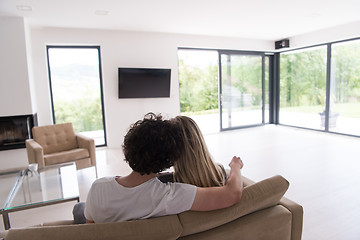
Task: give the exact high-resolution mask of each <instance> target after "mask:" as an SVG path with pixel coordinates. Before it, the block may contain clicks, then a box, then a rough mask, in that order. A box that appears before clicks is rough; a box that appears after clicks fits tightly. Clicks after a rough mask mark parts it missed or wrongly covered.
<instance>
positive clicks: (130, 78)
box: [119, 68, 171, 98]
mask: <svg viewBox="0 0 360 240" xmlns="http://www.w3.org/2000/svg"><path fill="white" fill-rule="evenodd" d="M170 75H171V69H159V68H119V98H162V97H170Z"/></svg>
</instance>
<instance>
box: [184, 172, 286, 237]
mask: <svg viewBox="0 0 360 240" xmlns="http://www.w3.org/2000/svg"><path fill="white" fill-rule="evenodd" d="M288 188H289V182H288V181H287V180H286V179H285V178H283V177H282V176H279V175H277V176H274V177H271V178H267V179H265V180H263V181H260V182H257V183H254V184H252V185H249V186H246V187H245V188H244V191H243V195H242V197H241V200H240V202H238V203H237V204H235V205H234V206H231V207H228V208H225V209H220V210H215V211H209V212H195V211H187V212H184V213H180V214H178V216H179V219H180V222H181V225H182V226H183V232H182V234H181V236H187V235H190V234H194V233H197V232H202V231H206V230H209V229H212V228H215V227H218V226H221V225H223V224H225V223H228V222H231V221H233V220H235V219H237V218H240V217H242V216H244V215H247V214H249V213H252V212H255V211H258V210H261V209H264V208H268V207H271V206H275V205H277V204H278V203H279V201H280V199H281V198H282V197H283V196H284V194H285V192H286V191H287V189H288Z"/></svg>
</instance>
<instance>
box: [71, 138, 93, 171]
mask: <svg viewBox="0 0 360 240" xmlns="http://www.w3.org/2000/svg"><path fill="white" fill-rule="evenodd" d="M76 140H77V143H78V146H79V148H86V149H87V150H88V151H89V155H90V160H91V166H96V153H95V140H94V139H92V138H89V137H85V136H84V135H81V134H79V133H76Z"/></svg>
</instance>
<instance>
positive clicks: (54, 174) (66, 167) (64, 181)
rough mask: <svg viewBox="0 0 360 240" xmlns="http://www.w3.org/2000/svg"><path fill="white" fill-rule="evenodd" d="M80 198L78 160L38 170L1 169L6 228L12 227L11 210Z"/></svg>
mask: <svg viewBox="0 0 360 240" xmlns="http://www.w3.org/2000/svg"><path fill="white" fill-rule="evenodd" d="M79 200H80V198H79V185H78V181H77V174H76V166H75V163H66V164H59V165H53V166H48V167H45V168H42V169H39V171H38V172H31V171H30V170H29V168H25V169H19V170H14V171H7V172H0V214H2V216H3V221H4V227H5V230H7V229H9V228H10V227H11V226H10V219H9V213H10V212H16V211H21V210H25V209H30V208H37V207H43V206H48V205H52V204H58V203H63V202H68V201H78V202H79Z"/></svg>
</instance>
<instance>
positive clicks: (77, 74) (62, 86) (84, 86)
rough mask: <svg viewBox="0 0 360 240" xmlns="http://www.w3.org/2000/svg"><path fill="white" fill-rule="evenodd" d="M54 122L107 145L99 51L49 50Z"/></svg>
mask: <svg viewBox="0 0 360 240" xmlns="http://www.w3.org/2000/svg"><path fill="white" fill-rule="evenodd" d="M48 51H49V63H50V64H49V65H50V66H49V68H50V73H51V88H52V98H53V104H54V113H55V122H56V123H66V122H71V123H72V124H73V127H74V130H75V132H79V133H82V134H83V135H85V136H88V137H90V138H93V139H95V144H96V145H97V146H99V145H104V144H105V137H104V136H105V134H104V125H103V114H102V104H101V89H100V73H99V51H98V49H97V48H56V47H55V48H49V50H48Z"/></svg>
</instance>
